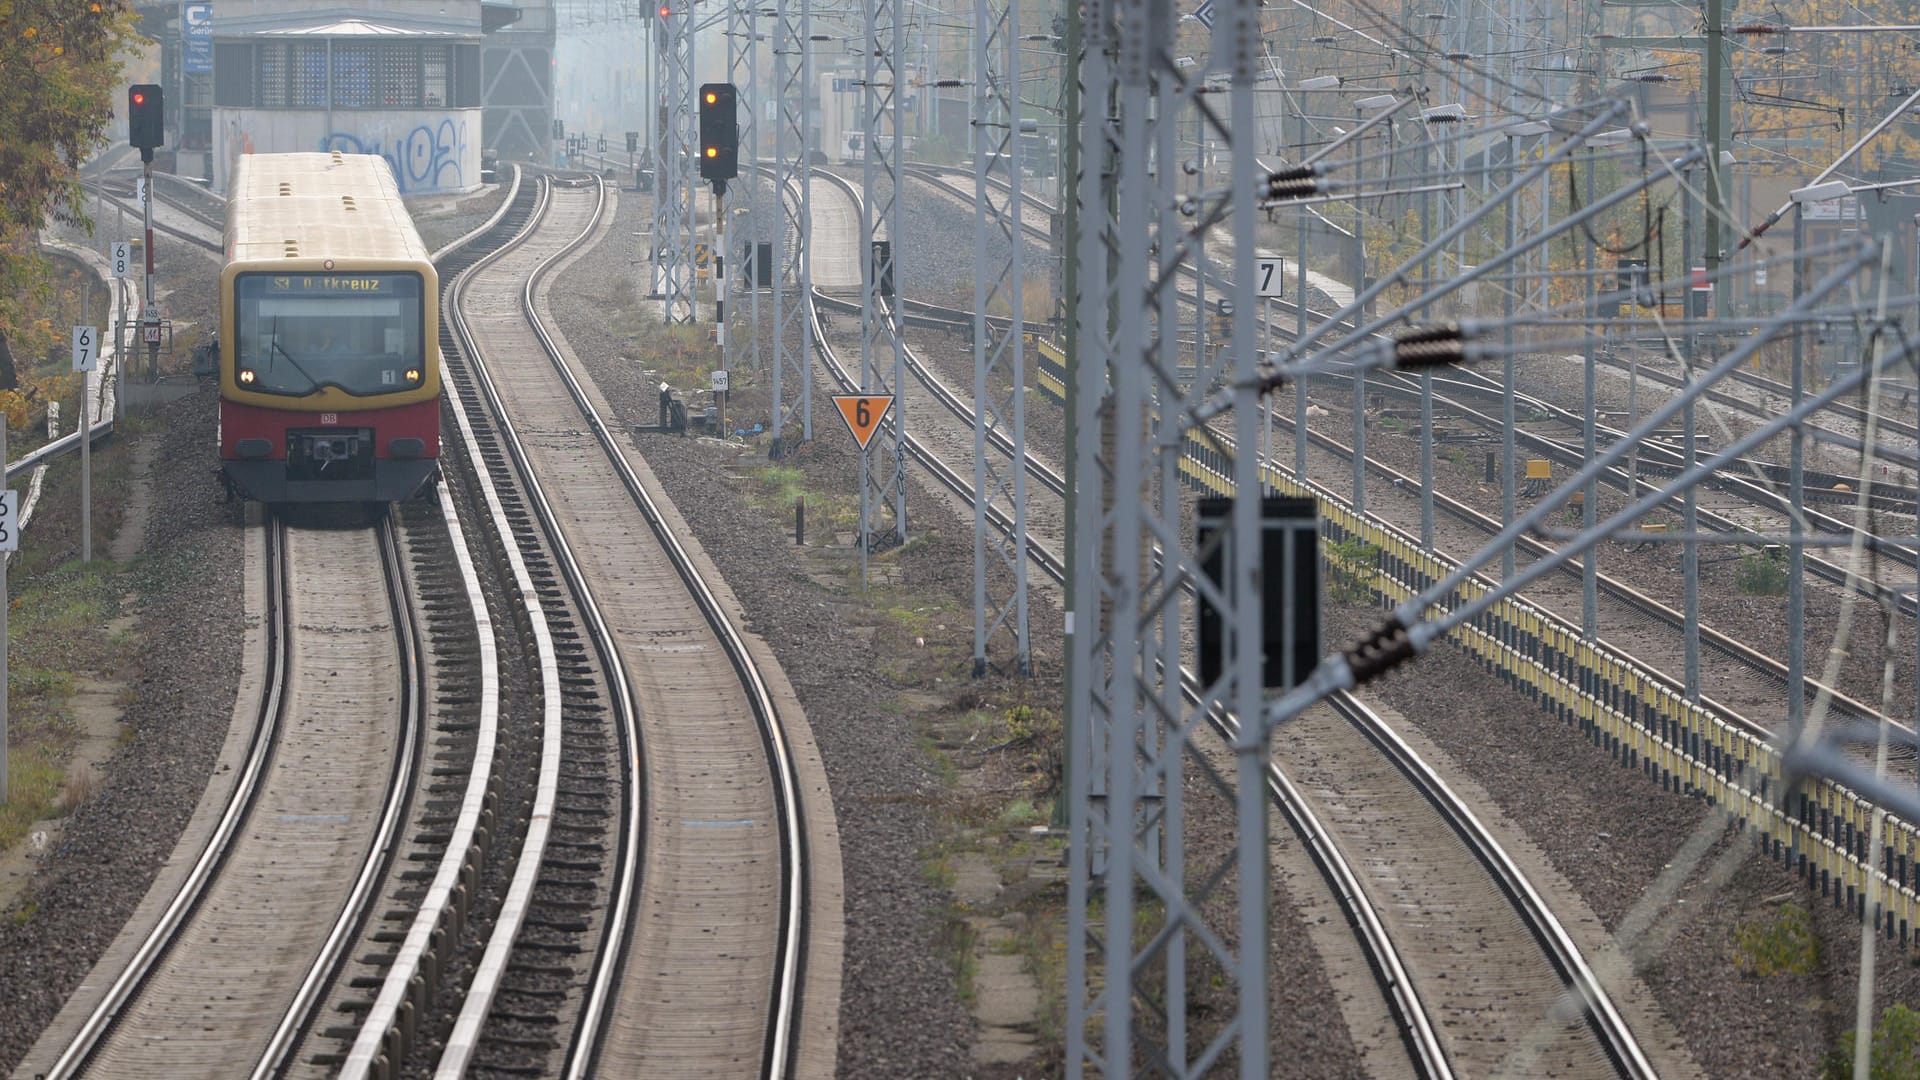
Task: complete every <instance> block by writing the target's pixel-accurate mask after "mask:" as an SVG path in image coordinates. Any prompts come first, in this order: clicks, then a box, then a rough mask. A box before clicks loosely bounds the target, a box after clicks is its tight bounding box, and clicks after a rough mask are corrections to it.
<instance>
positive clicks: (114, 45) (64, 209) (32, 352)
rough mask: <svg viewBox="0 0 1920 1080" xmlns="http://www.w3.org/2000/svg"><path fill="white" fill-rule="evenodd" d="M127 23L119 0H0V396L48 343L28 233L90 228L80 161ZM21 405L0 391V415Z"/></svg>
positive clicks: (117, 74) (45, 277)
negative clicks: (20, 363)
mask: <svg viewBox="0 0 1920 1080" xmlns="http://www.w3.org/2000/svg"><path fill="white" fill-rule="evenodd" d="M135 21H136V20H135V17H134V15H133V12H132V8H131V6H130V4H129V3H128V2H127V0H0V86H5V87H9V88H11V90H10V92H9V93H6V94H0V390H4V391H9V392H11V391H13V390H15V389H16V388H17V387H18V386H19V382H20V380H19V375H18V372H17V371H16V370H15V367H14V359H13V358H14V356H15V355H22V356H36V355H40V354H42V353H43V352H44V351H45V350H46V349H47V348H48V347H49V346H50V345H51V344H53V339H54V336H55V335H54V331H53V328H52V326H51V324H50V323H49V321H48V320H47V319H46V318H44V317H40V316H39V315H38V314H37V312H38V310H39V309H40V307H41V306H42V305H43V303H44V301H45V299H46V297H47V294H48V283H49V280H50V267H49V264H48V262H47V259H46V257H45V256H44V255H43V254H41V252H40V251H39V249H38V247H37V244H36V234H37V232H38V230H39V229H40V227H41V225H42V224H44V223H45V222H46V221H47V219H48V218H49V217H52V218H53V219H55V220H58V221H64V222H73V223H78V224H81V225H83V226H85V227H87V228H89V229H91V227H92V223H91V222H90V221H89V220H88V218H87V215H86V211H85V206H84V202H83V198H82V195H81V191H80V165H81V163H82V162H84V161H85V160H86V159H87V157H88V156H89V155H90V154H91V153H92V152H93V150H94V149H95V148H96V147H97V146H98V144H99V142H100V137H101V132H102V130H103V129H104V128H105V127H106V125H107V123H108V121H109V120H110V119H111V118H112V115H113V100H114V92H115V91H116V90H117V89H119V87H120V85H121V63H122V58H123V57H124V56H125V55H126V52H127V49H128V47H129V46H130V45H131V44H132V43H133V41H134V36H135V35H134V29H133V28H134V24H135ZM9 398H11V399H13V400H6V399H9ZM21 408H22V403H21V402H19V401H18V395H16V394H12V393H5V394H0V409H4V410H5V411H6V412H8V413H9V414H13V413H16V412H18V411H20V410H21Z"/></svg>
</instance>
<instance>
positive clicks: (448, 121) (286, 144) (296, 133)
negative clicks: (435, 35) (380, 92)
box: [213, 109, 481, 195]
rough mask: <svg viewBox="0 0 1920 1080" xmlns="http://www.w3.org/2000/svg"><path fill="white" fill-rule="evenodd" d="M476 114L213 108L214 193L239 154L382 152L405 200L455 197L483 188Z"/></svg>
mask: <svg viewBox="0 0 1920 1080" xmlns="http://www.w3.org/2000/svg"><path fill="white" fill-rule="evenodd" d="M480 113H481V110H479V109H408V110H401V111H385V110H372V109H337V110H335V111H333V112H332V113H331V114H328V113H327V112H325V111H323V110H318V109H306V110H293V111H289V110H279V109H273V110H262V109H215V110H214V111H213V143H214V155H213V156H214V176H213V187H214V190H215V191H220V192H224V191H226V190H227V177H228V175H229V174H230V172H231V165H232V161H233V159H234V158H235V157H236V156H238V155H240V154H272V153H290V152H295V151H302V150H342V151H346V152H348V153H355V154H379V155H380V156H381V157H384V158H386V159H387V164H389V165H391V166H393V175H394V178H395V179H397V180H398V181H399V182H400V191H401V193H402V194H406V195H432V194H452V193H456V192H469V191H474V190H477V189H478V188H479V187H480Z"/></svg>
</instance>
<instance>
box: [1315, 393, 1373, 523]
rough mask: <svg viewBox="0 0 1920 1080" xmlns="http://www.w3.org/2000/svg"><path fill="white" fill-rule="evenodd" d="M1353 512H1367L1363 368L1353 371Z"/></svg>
mask: <svg viewBox="0 0 1920 1080" xmlns="http://www.w3.org/2000/svg"><path fill="white" fill-rule="evenodd" d="M1301 419H1302V420H1304V419H1305V417H1302V418H1301ZM1353 512H1354V514H1355V515H1361V514H1365V513H1366V512H1367V369H1366V368H1363V367H1357V368H1354V369H1353Z"/></svg>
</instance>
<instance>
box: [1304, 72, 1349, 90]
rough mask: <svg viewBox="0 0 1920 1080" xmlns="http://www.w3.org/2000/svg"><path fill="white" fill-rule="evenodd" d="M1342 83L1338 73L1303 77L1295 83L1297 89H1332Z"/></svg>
mask: <svg viewBox="0 0 1920 1080" xmlns="http://www.w3.org/2000/svg"><path fill="white" fill-rule="evenodd" d="M1339 85H1340V76H1338V75H1315V76H1314V77H1313V78H1311V79H1302V80H1300V81H1299V82H1298V83H1296V84H1295V85H1294V87H1293V88H1294V89H1295V90H1332V89H1334V88H1335V87H1337V86H1339Z"/></svg>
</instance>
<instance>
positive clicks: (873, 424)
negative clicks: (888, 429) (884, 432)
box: [833, 394, 893, 450]
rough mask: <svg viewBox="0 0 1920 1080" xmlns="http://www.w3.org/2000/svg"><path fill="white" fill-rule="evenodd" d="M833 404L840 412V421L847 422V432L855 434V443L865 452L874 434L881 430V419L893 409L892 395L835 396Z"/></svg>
mask: <svg viewBox="0 0 1920 1080" xmlns="http://www.w3.org/2000/svg"><path fill="white" fill-rule="evenodd" d="M833 404H834V406H835V407H836V408H838V409H839V410H840V419H842V420H845V421H846V422H847V430H848V431H851V432H852V433H853V441H854V442H857V443H859V444H860V449H862V450H865V449H866V448H867V443H869V442H872V441H873V433H874V432H876V431H878V430H880V419H881V417H884V416H886V415H887V410H888V409H891V408H893V395H892V394H835V395H833Z"/></svg>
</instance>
